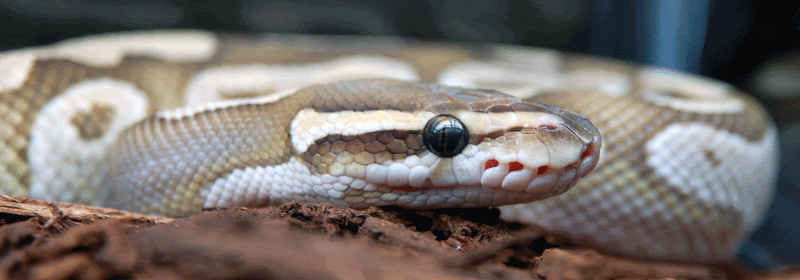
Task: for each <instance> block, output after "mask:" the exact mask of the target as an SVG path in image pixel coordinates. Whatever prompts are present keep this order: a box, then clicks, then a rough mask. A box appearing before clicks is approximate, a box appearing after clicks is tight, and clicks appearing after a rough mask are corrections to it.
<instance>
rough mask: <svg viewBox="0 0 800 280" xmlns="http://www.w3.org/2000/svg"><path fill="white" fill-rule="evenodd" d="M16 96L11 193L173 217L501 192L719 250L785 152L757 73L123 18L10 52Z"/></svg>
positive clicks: (548, 211)
mask: <svg viewBox="0 0 800 280" xmlns="http://www.w3.org/2000/svg"><path fill="white" fill-rule="evenodd" d="M0 98H2V100H0V120H2V122H0V136H1V137H2V140H3V141H0V153H2V163H0V188H2V192H3V193H5V194H10V195H16V196H32V197H38V198H44V199H52V200H61V201H71V202H79V203H85V204H95V205H103V206H111V207H116V208H120V209H128V210H133V211H139V212H146V213H154V214H160V215H168V216H186V215H188V214H190V213H192V212H194V211H198V210H200V209H202V208H208V207H229V206H262V205H269V204H275V203H280V202H284V201H287V200H292V199H297V200H301V201H312V202H326V203H332V204H336V205H345V206H350V207H355V208H365V207H368V206H371V205H400V206H405V207H412V208H426V207H428V208H441V207H484V206H496V207H499V208H500V210H501V217H502V218H503V219H505V220H508V221H514V222H522V223H526V224H536V225H539V226H541V227H543V228H545V229H547V230H548V231H550V232H551V233H553V234H556V235H558V236H562V237H564V238H566V239H568V240H570V241H571V242H573V243H575V244H579V245H585V246H591V247H594V248H597V249H600V250H604V251H607V252H611V253H617V254H622V255H628V256H634V257H642V258H650V259H659V260H672V261H701V262H717V261H726V260H730V259H731V258H732V257H733V256H735V253H736V251H737V249H738V248H739V246H740V245H741V244H742V242H743V241H744V240H745V239H746V238H747V237H748V236H749V234H750V233H751V232H752V231H753V230H754V228H755V227H756V226H757V225H758V224H759V223H760V221H761V220H762V218H763V216H764V215H765V210H766V208H767V206H768V204H769V202H770V201H771V198H772V194H773V192H774V190H773V188H774V181H775V177H776V170H777V156H778V151H777V145H776V130H775V126H774V124H773V123H772V121H771V119H770V118H769V117H768V115H767V113H766V112H765V110H764V109H763V108H762V107H761V106H760V105H759V104H758V103H757V102H756V101H754V100H753V99H752V98H750V97H748V96H747V95H746V94H744V93H742V92H740V91H739V90H737V89H736V88H734V87H732V86H730V85H728V84H725V83H723V82H719V81H716V80H713V79H710V78H705V77H700V76H695V75H691V74H686V73H680V72H677V71H672V70H668V69H661V68H655V67H648V66H642V65H635V64H631V63H625V62H621V61H616V60H612V59H607V58H599V57H591V56H586V55H578V54H568V53H563V52H559V51H555V50H549V49H540V48H532V47H520V46H509V45H496V44H483V45H475V44H472V45H466V44H447V43H430V42H427V43H423V42H416V41H412V40H408V39H398V38H378V37H374V38H373V37H335V36H300V35H275V34H271V35H263V36H257V37H256V36H253V37H243V36H234V35H226V34H214V33H209V32H205V31H196V30H167V31H138V32H128V33H117V34H105V35H95V36H90V37H84V38H78V39H72V40H67V41H63V42H60V43H56V44H53V45H47V46H41V47H35V48H28V49H21V50H12V51H7V52H4V53H2V54H0ZM545 104H547V105H545ZM584 116H585V117H584ZM587 119H588V120H587ZM601 139H602V144H601ZM592 169H594V170H593V171H592ZM581 177H583V178H581ZM579 178H581V179H579Z"/></svg>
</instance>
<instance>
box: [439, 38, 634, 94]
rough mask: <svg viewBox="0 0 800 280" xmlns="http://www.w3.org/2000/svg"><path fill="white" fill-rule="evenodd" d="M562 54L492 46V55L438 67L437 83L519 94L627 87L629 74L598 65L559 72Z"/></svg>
mask: <svg viewBox="0 0 800 280" xmlns="http://www.w3.org/2000/svg"><path fill="white" fill-rule="evenodd" d="M563 63H564V58H563V54H562V53H560V52H558V51H555V50H548V49H538V48H528V47H525V48H523V47H509V46H496V48H495V50H494V59H493V60H490V61H469V62H463V63H458V64H455V65H453V66H450V67H448V68H447V69H445V70H444V71H442V73H441V75H440V76H439V80H438V83H439V84H443V85H448V86H458V87H468V88H491V89H496V90H499V91H502V92H505V93H508V94H510V95H513V96H516V97H519V98H522V99H524V98H529V97H531V96H535V95H537V94H539V93H542V92H546V91H548V90H554V89H558V90H570V89H575V90H598V91H600V92H602V93H605V94H608V95H612V96H619V95H625V94H628V93H629V92H630V90H631V87H632V86H631V80H630V77H629V76H628V75H626V74H624V73H619V72H613V71H605V70H600V69H590V68H589V69H574V70H571V71H570V72H569V73H565V72H561V70H560V69H562V68H563V67H564V66H563Z"/></svg>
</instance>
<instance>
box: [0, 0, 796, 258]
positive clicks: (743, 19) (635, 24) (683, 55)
mask: <svg viewBox="0 0 800 280" xmlns="http://www.w3.org/2000/svg"><path fill="white" fill-rule="evenodd" d="M641 2H645V1H611V0H586V1H582V0H527V1H523V0H497V1H467V0H442V1H421V0H408V1H403V0H383V1H372V0H360V1H339V0H328V1H310V0H309V1H260V0H249V1H248V0H241V1H240V0H229V1H190V0H186V1H170V0H143V1H104V0H51V1H44V0H0V38H2V40H0V50H6V49H14V48H20V47H26V46H37V45H41V44H47V43H52V42H55V41H59V40H62V39H66V38H71V37H76V36H80V35H86V34H96V33H104V32H113V31H122V30H132V29H155V28H197V29H206V30H216V31H225V32H280V33H312V34H359V35H391V36H405V37H416V38H420V39H424V40H448V41H461V42H494V43H511V44H522V45H533V46H542V47H551V48H557V49H561V50H568V51H574V52H583V53H592V54H597V55H604V56H610V57H616V58H620V59H625V60H630V61H636V62H641V63H647V64H653V65H658V66H663V67H669V68H674V69H678V70H683V71H688V72H693V73H699V74H702V75H707V76H711V77H714V78H717V79H721V80H724V81H726V82H729V83H731V84H734V85H736V86H738V87H740V88H743V89H745V90H747V91H749V92H751V93H753V94H754V96H756V97H757V98H759V99H760V100H761V101H762V103H764V104H765V106H767V108H768V109H769V110H770V112H771V113H772V114H773V118H774V119H775V121H776V123H777V124H778V127H779V129H780V133H781V145H782V156H783V164H782V172H781V177H780V181H779V190H778V195H777V196H776V199H775V202H774V203H773V206H772V208H771V209H770V215H769V217H768V218H767V220H766V222H765V224H764V227H762V228H761V229H760V230H759V231H757V232H756V233H755V234H754V236H753V238H752V240H751V241H750V242H749V243H748V244H747V245H746V246H745V247H744V249H743V250H742V254H741V258H742V259H743V260H744V261H745V262H747V263H749V264H751V265H753V266H755V267H776V266H780V265H797V264H800V203H799V202H800V189H799V188H798V186H800V171H798V170H800V169H798V168H797V165H798V164H800V148H798V143H800V113H798V108H800V43H798V41H794V40H795V39H798V38H800V2H794V3H792V2H791V1H785V2H780V3H778V2H772V1H760V2H756V1H736V0H732V1H699V0H698V1H694V0H682V1H681V0H673V1H666V0H662V1H648V2H647V3H646V4H644V3H641Z"/></svg>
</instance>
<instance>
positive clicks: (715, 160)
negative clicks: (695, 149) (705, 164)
mask: <svg viewBox="0 0 800 280" xmlns="http://www.w3.org/2000/svg"><path fill="white" fill-rule="evenodd" d="M703 155H704V156H705V157H706V160H708V161H709V162H711V166H714V167H717V166H719V165H720V163H721V162H720V161H719V159H718V158H717V156H716V155H714V151H712V150H706V151H705V152H704V153H703Z"/></svg>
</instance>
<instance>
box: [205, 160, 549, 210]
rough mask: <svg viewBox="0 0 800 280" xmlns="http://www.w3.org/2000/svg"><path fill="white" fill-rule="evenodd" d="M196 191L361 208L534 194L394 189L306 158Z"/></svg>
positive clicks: (226, 199)
mask: <svg viewBox="0 0 800 280" xmlns="http://www.w3.org/2000/svg"><path fill="white" fill-rule="evenodd" d="M199 195H200V196H201V197H205V202H204V204H203V208H213V207H234V206H264V205H270V204H279V203H283V202H286V201H290V200H293V199H296V200H299V201H307V202H321V203H329V204H333V205H339V206H347V207H353V208H356V209H363V208H367V207H369V206H370V205H398V206H404V207H412V208H431V207H484V206H496V205H503V204H508V203H514V202H517V201H530V200H531V199H532V197H535V196H536V195H537V194H534V193H522V192H511V191H507V190H504V189H491V188H485V187H480V186H455V187H449V188H431V189H425V190H420V191H416V192H404V191H394V190H392V189H391V188H388V187H379V186H377V185H374V184H370V183H367V182H366V181H364V180H361V179H354V178H352V177H348V176H331V175H327V174H324V175H319V174H312V173H311V171H309V170H308V168H306V166H305V163H302V162H300V161H298V160H297V159H296V158H292V159H290V160H289V162H287V163H283V164H280V165H277V166H258V167H255V168H246V169H244V170H240V169H237V170H234V171H233V172H232V173H231V174H229V175H227V176H225V177H222V178H218V179H217V180H216V181H214V183H213V184H212V185H211V187H210V188H208V189H207V190H205V191H201V193H200V194H199Z"/></svg>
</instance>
